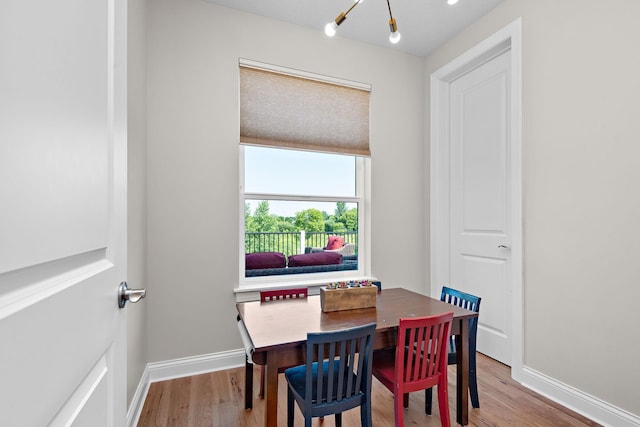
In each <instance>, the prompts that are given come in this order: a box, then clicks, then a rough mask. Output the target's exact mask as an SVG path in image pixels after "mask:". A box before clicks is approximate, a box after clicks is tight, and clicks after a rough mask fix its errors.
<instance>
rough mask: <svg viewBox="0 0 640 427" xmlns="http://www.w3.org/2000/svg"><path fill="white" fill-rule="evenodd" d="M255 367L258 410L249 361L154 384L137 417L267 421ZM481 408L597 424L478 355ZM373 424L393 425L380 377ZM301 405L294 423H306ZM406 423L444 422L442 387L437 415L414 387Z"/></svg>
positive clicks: (487, 418)
mask: <svg viewBox="0 0 640 427" xmlns="http://www.w3.org/2000/svg"><path fill="white" fill-rule="evenodd" d="M255 369H256V371H255V373H254V382H255V384H254V388H253V389H254V400H253V410H249V411H245V409H244V390H243V388H244V367H242V368H235V369H228V370H225V371H218V372H213V373H209V374H202V375H195V376H192V377H185V378H179V379H175V380H169V381H161V382H156V383H153V384H151V386H150V388H149V392H148V394H147V398H146V400H145V403H144V407H143V409H142V414H141V416H140V420H139V422H138V426H139V427H181V426H185V427H187V426H188V427H259V426H262V425H264V409H265V404H264V400H262V399H260V398H259V397H258V396H257V394H258V390H259V379H260V374H259V370H258V367H257V366H256V367H255ZM478 373H479V375H478V388H479V394H480V408H478V409H471V408H470V412H469V425H470V426H482V427H486V426H505V427H514V426H516V427H520V426H522V427H529V426H531V427H585V426H589V427H595V426H599V424H597V423H595V422H593V421H590V420H588V419H586V418H585V417H583V416H581V415H579V414H576V413H575V412H572V411H570V410H568V409H566V408H564V407H562V406H560V405H558V404H556V403H554V402H552V401H550V400H549V399H546V398H544V397H543V396H540V395H538V394H536V393H534V392H532V391H530V390H528V389H526V388H524V387H522V386H520V385H519V384H517V383H516V382H514V381H513V380H512V379H511V372H510V369H509V367H508V366H504V365H502V364H501V363H498V362H496V361H495V360H493V359H490V358H488V357H486V356H483V355H481V354H479V355H478ZM278 386H279V395H278V425H279V426H285V425H286V405H287V399H286V382H285V380H284V377H283V375H280V378H279V381H278ZM372 400H373V404H372V406H373V414H372V416H373V425H374V426H375V427H378V426H382V427H386V426H390V427H391V426H393V424H394V423H393V395H392V394H391V393H390V392H389V391H388V390H387V389H386V388H385V387H384V386H383V385H382V384H380V383H379V382H378V381H377V380H376V379H375V378H374V383H373V395H372ZM449 408H450V411H451V419H452V425H456V424H455V367H453V366H452V367H449ZM359 411H360V410H359V409H354V410H351V411H347V412H345V413H344V414H343V425H344V426H345V427H349V426H359V425H360V412H359ZM303 425H304V423H303V419H302V415H301V414H300V412H299V411H298V410H297V409H296V414H295V426H296V427H297V426H303ZM313 425H314V426H323V427H334V426H335V423H334V419H333V417H332V416H329V417H326V418H325V419H324V420H323V421H320V420H318V419H314V421H313ZM405 425H406V426H427V427H430V426H440V417H439V414H438V403H437V393H434V402H433V415H431V416H428V415H425V413H424V392H418V393H412V394H411V397H410V401H409V408H408V409H406V410H405Z"/></svg>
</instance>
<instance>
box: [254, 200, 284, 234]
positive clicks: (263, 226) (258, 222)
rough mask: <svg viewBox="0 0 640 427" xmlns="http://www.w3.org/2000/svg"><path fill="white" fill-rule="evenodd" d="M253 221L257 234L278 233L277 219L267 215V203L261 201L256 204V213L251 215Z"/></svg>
mask: <svg viewBox="0 0 640 427" xmlns="http://www.w3.org/2000/svg"><path fill="white" fill-rule="evenodd" d="M253 221H254V223H255V227H256V230H255V231H259V232H275V231H278V230H277V227H276V224H277V217H276V216H275V215H271V214H270V213H269V202H268V201H266V200H263V201H261V202H260V204H258V207H257V208H256V212H255V214H254V215H253Z"/></svg>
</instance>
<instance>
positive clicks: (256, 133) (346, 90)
mask: <svg viewBox="0 0 640 427" xmlns="http://www.w3.org/2000/svg"><path fill="white" fill-rule="evenodd" d="M369 94H370V90H368V89H362V88H358V87H354V86H348V85H342V84H338V83H334V82H330V81H322V80H318V79H315V78H309V77H306V76H300V75H292V74H288V73H284V72H279V71H272V70H266V69H261V68H257V67H253V66H248V65H245V64H242V63H241V64H240V143H241V144H247V145H260V146H271V147H280V148H293V149H298V150H310V151H320V152H329V153H340V154H351V155H357V156H369V155H370V150H369Z"/></svg>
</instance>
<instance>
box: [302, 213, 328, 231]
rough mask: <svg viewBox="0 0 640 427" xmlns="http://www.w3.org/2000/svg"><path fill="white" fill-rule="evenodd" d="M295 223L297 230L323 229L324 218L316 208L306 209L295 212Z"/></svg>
mask: <svg viewBox="0 0 640 427" xmlns="http://www.w3.org/2000/svg"><path fill="white" fill-rule="evenodd" d="M295 225H296V227H297V228H298V230H304V231H310V232H311V231H324V218H323V217H322V212H320V211H319V210H318V209H306V210H304V211H301V212H297V213H296V219H295Z"/></svg>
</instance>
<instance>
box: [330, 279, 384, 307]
mask: <svg viewBox="0 0 640 427" xmlns="http://www.w3.org/2000/svg"><path fill="white" fill-rule="evenodd" d="M377 295H378V287H377V286H375V285H373V286H362V287H352V288H335V289H327V288H320V306H321V307H322V311H323V312H325V313H326V312H330V311H340V310H353V309H356V308H369V307H375V306H376V296H377Z"/></svg>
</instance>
